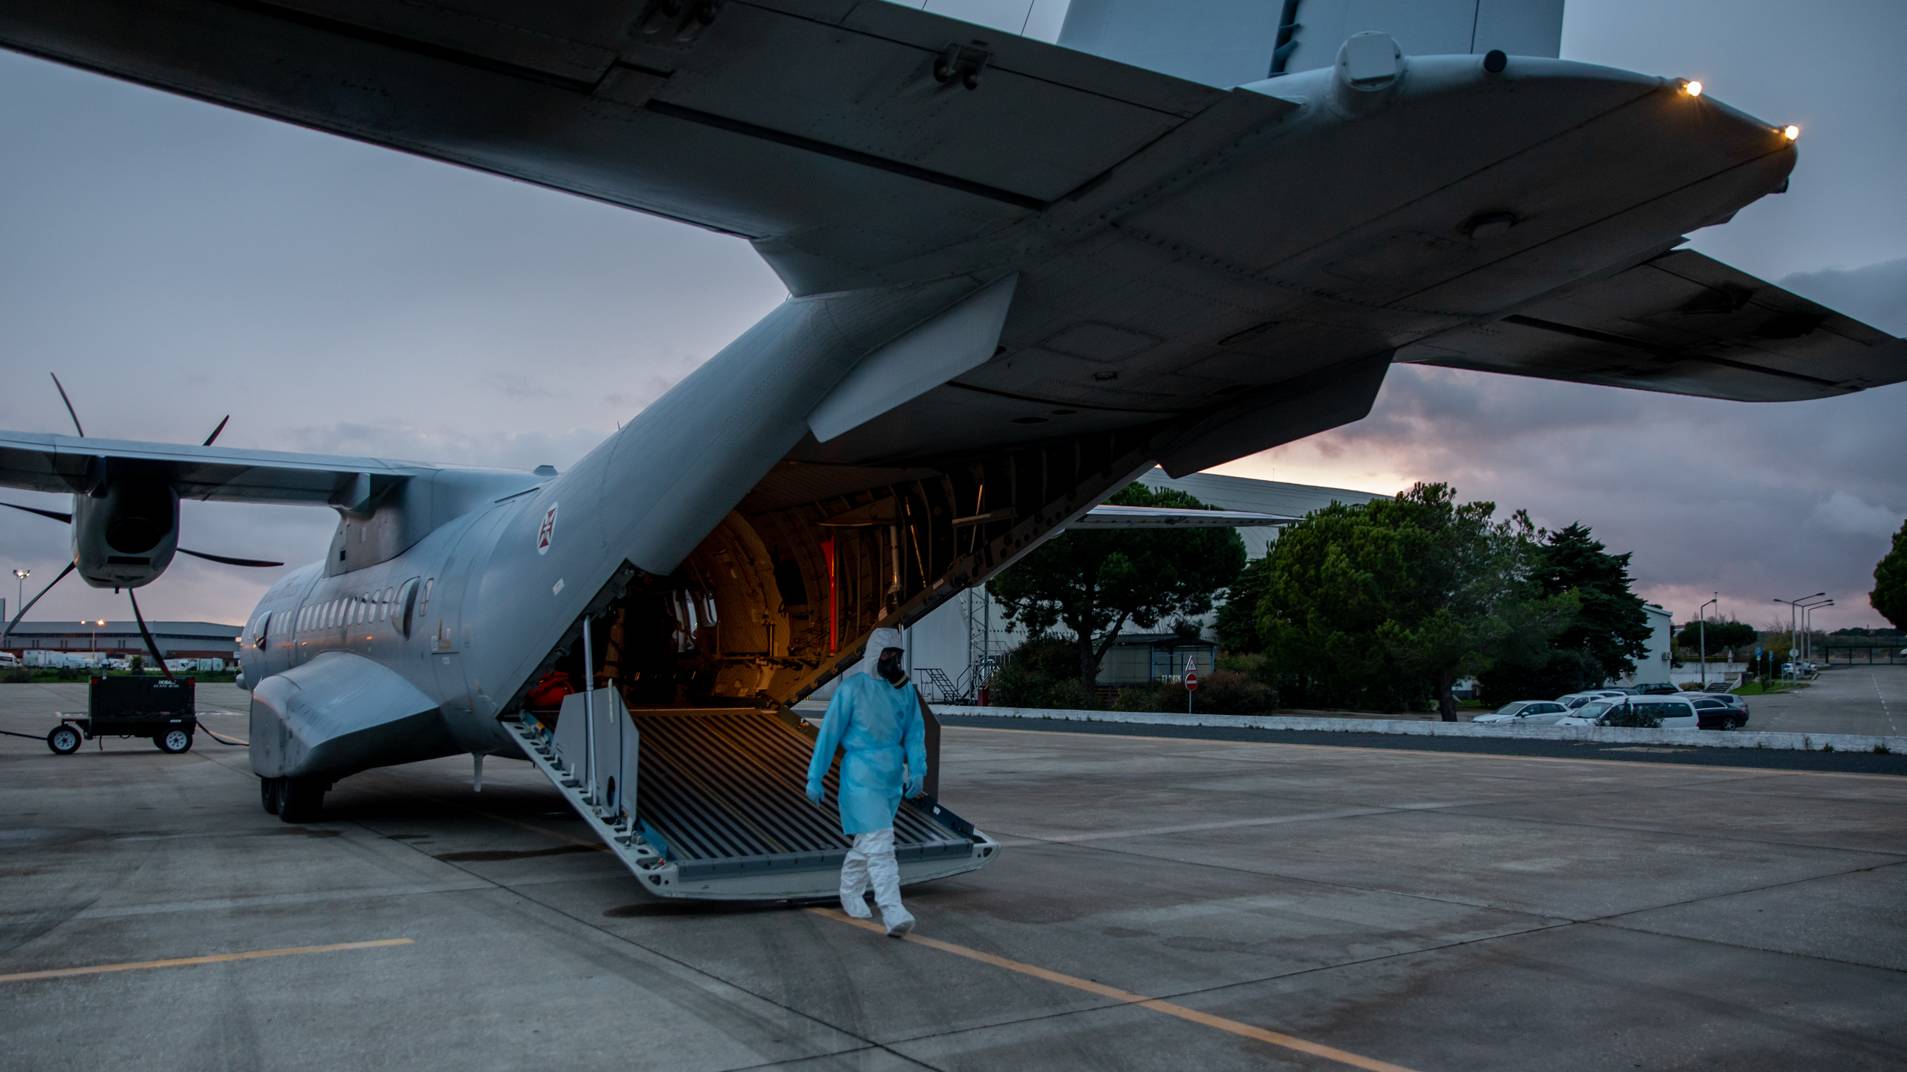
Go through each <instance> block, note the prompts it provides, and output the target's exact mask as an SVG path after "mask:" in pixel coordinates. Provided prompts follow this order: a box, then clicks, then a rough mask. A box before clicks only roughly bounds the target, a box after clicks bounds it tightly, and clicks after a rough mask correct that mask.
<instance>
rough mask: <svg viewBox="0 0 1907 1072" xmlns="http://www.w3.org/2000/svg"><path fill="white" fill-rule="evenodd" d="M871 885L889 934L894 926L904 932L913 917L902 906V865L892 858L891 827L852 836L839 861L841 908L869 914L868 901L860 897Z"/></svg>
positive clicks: (893, 929) (911, 922)
mask: <svg viewBox="0 0 1907 1072" xmlns="http://www.w3.org/2000/svg"><path fill="white" fill-rule="evenodd" d="M870 886H871V887H873V890H874V903H875V904H877V905H880V906H881V921H882V922H883V923H885V924H887V930H888V933H889V934H893V933H896V930H897V929H898V930H899V931H900V932H901V933H905V932H906V930H908V929H909V928H911V926H912V924H913V922H914V917H913V915H912V914H911V913H909V912H908V911H907V909H906V908H905V907H903V906H902V905H901V865H900V864H899V863H898V862H896V861H895V859H894V830H893V828H892V827H890V828H888V829H886V830H870V831H868V832H867V833H865V834H856V835H854V845H853V847H852V848H850V849H848V855H847V859H845V860H842V861H841V907H842V908H843V909H845V910H846V911H847V912H848V914H849V915H852V916H859V917H865V916H867V915H869V913H868V910H867V903H866V902H865V901H863V900H862V899H861V898H862V897H863V896H864V895H865V894H866V893H867V891H868V888H869V887H870ZM857 908H858V909H860V911H859V912H856V911H855V909H857Z"/></svg>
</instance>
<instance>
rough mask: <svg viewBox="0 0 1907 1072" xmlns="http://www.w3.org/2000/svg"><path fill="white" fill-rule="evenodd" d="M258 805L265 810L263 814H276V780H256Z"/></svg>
mask: <svg viewBox="0 0 1907 1072" xmlns="http://www.w3.org/2000/svg"><path fill="white" fill-rule="evenodd" d="M258 803H259V804H261V805H263V806H264V808H265V814H267V815H277V814H278V779H276V778H260V779H259V780H258Z"/></svg>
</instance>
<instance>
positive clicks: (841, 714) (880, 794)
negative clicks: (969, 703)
mask: <svg viewBox="0 0 1907 1072" xmlns="http://www.w3.org/2000/svg"><path fill="white" fill-rule="evenodd" d="M837 747H838V748H840V749H841V750H842V755H841V795H840V805H841V832H842V833H844V834H848V835H853V834H868V833H872V832H874V831H876V830H886V829H888V828H890V827H892V826H893V825H894V812H895V811H897V810H899V808H900V806H901V779H902V777H903V775H904V774H905V773H906V772H907V771H908V770H912V771H913V775H914V778H913V782H914V784H915V785H917V786H918V785H924V784H925V783H926V781H927V745H926V727H925V726H924V725H923V724H922V722H921V717H920V701H919V699H917V698H916V697H915V695H914V683H913V682H912V681H909V682H907V683H906V684H904V685H902V686H901V687H900V688H895V687H894V686H892V685H890V684H888V683H887V682H886V681H883V680H882V679H880V678H878V677H875V676H873V675H871V674H866V673H857V674H849V675H848V676H847V677H845V678H843V679H842V680H841V685H840V687H839V688H837V689H835V690H834V699H832V700H830V701H828V712H827V714H826V715H824V716H822V719H821V732H820V733H819V734H818V735H817V736H816V737H815V741H814V758H813V759H812V760H810V761H809V762H808V794H809V795H810V796H816V795H819V794H820V792H821V783H822V779H824V778H826V777H827V774H828V764H829V763H831V762H833V760H834V750H835V749H836V748H837Z"/></svg>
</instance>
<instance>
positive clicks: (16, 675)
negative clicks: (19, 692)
mask: <svg viewBox="0 0 1907 1072" xmlns="http://www.w3.org/2000/svg"><path fill="white" fill-rule="evenodd" d="M32 680H33V672H32V671H31V670H14V669H7V670H0V685H24V684H26V683H27V682H29V681H32Z"/></svg>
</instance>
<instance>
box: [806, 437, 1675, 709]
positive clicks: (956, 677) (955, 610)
mask: <svg viewBox="0 0 1907 1072" xmlns="http://www.w3.org/2000/svg"><path fill="white" fill-rule="evenodd" d="M1139 482H1140V483H1142V484H1145V485H1146V486H1148V487H1153V488H1172V489H1175V490H1178V491H1183V492H1185V493H1187V494H1189V495H1192V496H1194V497H1196V498H1197V499H1198V500H1199V501H1200V502H1202V503H1204V504H1206V505H1207V506H1215V507H1218V508H1220V509H1224V510H1249V511H1253V512H1256V513H1265V514H1278V515H1282V516H1287V517H1303V516H1304V515H1306V514H1308V513H1311V512H1312V511H1313V510H1320V509H1323V508H1324V507H1326V506H1328V505H1330V504H1331V503H1333V502H1344V503H1350V504H1353V505H1355V504H1358V503H1366V502H1370V501H1371V500H1372V499H1381V498H1384V496H1382V495H1373V494H1371V493H1370V492H1367V491H1351V490H1348V489H1345V488H1323V487H1315V486H1312V485H1309V484H1286V483H1282V482H1279V481H1275V480H1253V479H1251V478H1249V477H1238V476H1220V475H1218V474H1215V473H1194V474H1192V475H1191V476H1187V477H1181V478H1179V479H1176V480H1175V479H1173V478H1171V477H1168V476H1166V475H1165V471H1164V470H1162V469H1154V470H1152V471H1150V472H1148V473H1146V474H1145V475H1143V476H1141V477H1140V478H1139ZM1238 534H1239V536H1240V537H1242V538H1243V539H1244V541H1245V554H1246V557H1247V558H1248V559H1259V558H1263V557H1264V556H1265V553H1266V551H1268V550H1269V549H1270V547H1271V544H1272V541H1273V540H1275V539H1277V538H1278V530H1277V529H1276V528H1273V527H1269V526H1267V527H1255V528H1242V529H1239V530H1238ZM979 598H980V600H984V601H986V602H987V603H992V604H993V605H992V607H991V619H990V620H991V628H990V629H989V630H987V644H986V648H987V651H988V653H990V654H992V655H994V656H999V655H1002V654H1004V653H1006V652H1008V651H1011V650H1012V649H1013V648H1015V647H1017V646H1018V645H1019V644H1020V643H1021V642H1022V641H1023V640H1025V639H1026V638H1025V635H1024V634H1023V633H1021V632H1020V631H1018V630H1012V629H1008V628H1006V626H1005V624H1004V620H1003V616H1002V614H1001V609H1000V607H999V605H998V604H997V603H993V599H992V597H991V596H988V595H987V594H986V592H985V590H984V589H983V590H982V591H981V592H980V597H979ZM967 608H968V600H967V596H966V595H965V594H962V595H959V596H956V597H954V598H953V599H952V600H950V601H948V602H947V603H946V604H944V605H942V606H941V607H939V608H938V609H936V610H935V611H934V612H933V613H931V614H929V615H927V616H926V617H925V618H922V619H921V620H920V621H918V622H916V623H914V625H913V627H912V628H911V629H909V630H908V637H907V642H908V648H907V652H908V658H909V660H910V662H909V666H910V668H911V669H910V673H911V674H912V675H913V677H914V679H915V680H916V681H917V682H919V681H921V679H922V678H923V677H924V676H925V675H923V673H922V671H923V670H925V669H926V668H928V667H936V668H939V669H940V670H941V671H943V672H944V673H945V674H946V675H947V676H948V678H950V679H952V680H953V681H955V682H956V683H960V684H963V685H964V684H965V677H966V674H967V671H968V666H969V653H968V632H967V629H968V616H969V615H968V609H967ZM1211 624H1212V616H1210V615H1207V616H1206V619H1205V627H1206V632H1207V634H1208V636H1209V634H1210V630H1211ZM1163 628H1164V627H1163V626H1155V627H1154V630H1159V629H1163ZM1127 631H1128V632H1134V633H1142V632H1148V631H1149V630H1144V629H1140V628H1138V627H1136V626H1128V627H1127ZM976 654H977V653H976ZM1665 669H1666V667H1665ZM825 694H826V693H825V691H824V692H823V693H821V695H825ZM929 699H932V697H931V696H930V697H929Z"/></svg>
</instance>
